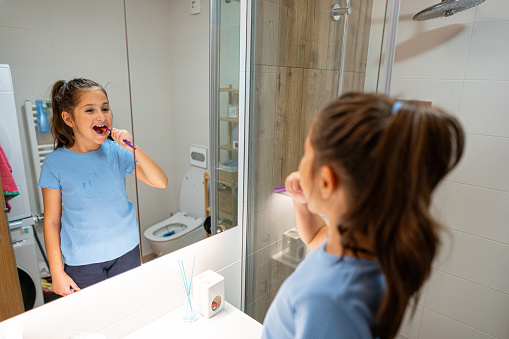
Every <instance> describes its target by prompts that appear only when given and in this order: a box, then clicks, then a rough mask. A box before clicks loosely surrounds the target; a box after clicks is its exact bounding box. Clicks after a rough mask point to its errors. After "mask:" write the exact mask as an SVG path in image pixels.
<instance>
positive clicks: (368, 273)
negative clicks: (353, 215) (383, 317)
mask: <svg viewBox="0 0 509 339" xmlns="http://www.w3.org/2000/svg"><path fill="white" fill-rule="evenodd" d="M339 259H340V257H338V256H335V255H332V254H330V253H327V252H326V251H325V243H324V244H322V245H321V246H320V247H319V248H318V249H316V250H315V251H314V252H313V253H311V254H310V255H309V257H308V258H306V259H305V260H304V261H303V262H302V263H301V264H300V265H299V266H298V267H297V269H296V270H295V272H293V274H292V275H290V277H288V279H286V281H285V282H284V283H283V285H282V286H281V288H280V289H279V291H278V293H277V295H276V297H275V298H274V301H273V302H272V304H271V305H270V308H269V311H268V312H267V315H266V316H265V320H264V323H263V325H264V329H263V336H262V338H267V339H270V338H274V339H284V338H313V339H314V338H335V339H342V338H345V339H356V338H359V339H366V338H372V337H373V335H372V327H373V324H374V320H375V317H376V314H377V312H378V307H379V305H380V302H381V300H382V297H383V295H384V293H385V278H384V276H383V274H382V271H381V269H380V266H379V264H378V262H377V261H374V260H365V259H358V258H355V257H343V259H342V260H341V261H340V260H339Z"/></svg>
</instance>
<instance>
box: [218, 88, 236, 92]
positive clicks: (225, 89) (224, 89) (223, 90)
mask: <svg viewBox="0 0 509 339" xmlns="http://www.w3.org/2000/svg"><path fill="white" fill-rule="evenodd" d="M219 92H232V93H238V92H239V90H238V89H235V88H228V87H227V88H220V89H219Z"/></svg>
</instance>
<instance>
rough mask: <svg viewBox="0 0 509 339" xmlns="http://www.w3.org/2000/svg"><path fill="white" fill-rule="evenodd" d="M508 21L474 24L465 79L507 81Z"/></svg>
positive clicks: (508, 75)
mask: <svg viewBox="0 0 509 339" xmlns="http://www.w3.org/2000/svg"><path fill="white" fill-rule="evenodd" d="M507 31H509V20H507V21H496V22H485V23H476V24H474V30H473V32H472V42H471V46H470V52H469V54H468V64H467V71H466V74H465V79H472V80H473V79H478V80H509V63H507V55H508V54H509V40H508V39H507V34H506V32H507Z"/></svg>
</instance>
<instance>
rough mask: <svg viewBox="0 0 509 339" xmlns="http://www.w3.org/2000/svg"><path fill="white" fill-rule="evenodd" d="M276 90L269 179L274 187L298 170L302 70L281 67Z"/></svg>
mask: <svg viewBox="0 0 509 339" xmlns="http://www.w3.org/2000/svg"><path fill="white" fill-rule="evenodd" d="M277 76H278V80H277V88H276V120H275V135H274V156H273V159H274V160H273V169H272V177H273V183H274V185H273V186H274V187H275V186H280V185H282V184H283V183H284V179H285V178H286V176H287V175H288V174H289V173H291V172H293V171H295V170H296V169H297V167H298V164H299V160H300V156H299V149H300V144H301V143H302V141H301V139H300V130H301V126H302V121H301V119H302V80H303V70H302V68H291V67H280V68H279V69H278V75H277Z"/></svg>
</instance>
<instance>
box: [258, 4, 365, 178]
mask: <svg viewBox="0 0 509 339" xmlns="http://www.w3.org/2000/svg"><path fill="white" fill-rule="evenodd" d="M372 1H373V0H355V1H351V6H352V14H351V15H350V17H349V19H348V32H347V42H346V44H347V45H346V53H345V55H344V56H343V55H342V38H343V29H344V18H341V19H340V20H339V21H334V20H331V18H330V13H331V8H332V5H333V4H335V3H337V0H260V1H257V2H256V16H257V17H256V21H255V27H254V29H255V32H256V37H255V39H256V40H255V56H254V60H253V62H254V64H256V65H258V66H257V67H258V68H256V67H255V78H256V80H255V86H256V89H255V92H254V97H255V98H254V100H255V102H254V107H253V108H254V111H253V112H254V114H258V115H259V116H258V117H255V119H258V120H256V121H255V123H256V131H257V137H259V138H265V137H271V138H272V137H273V140H274V148H273V154H271V155H272V159H273V168H272V181H273V186H280V185H282V184H284V179H285V178H286V176H287V175H288V174H289V173H291V172H292V171H295V170H297V167H298V163H299V160H300V157H301V156H302V153H303V145H304V139H305V136H306V134H307V131H308V126H309V122H310V120H311V118H312V117H313V116H314V114H315V113H316V112H317V111H318V110H319V109H321V108H323V107H324V106H325V105H326V104H327V103H328V102H330V101H331V100H333V99H334V98H336V97H337V95H338V89H339V81H340V80H339V74H340V71H341V69H340V67H341V61H342V58H345V69H344V71H345V72H344V75H343V79H342V86H343V92H345V91H353V90H356V91H362V90H363V89H364V78H365V71H366V63H367V50H368V43H369V30H370V23H371V10H372ZM261 65H264V66H261ZM268 65H270V66H275V67H269V68H260V67H265V66H268ZM271 114H274V116H273V119H272V118H270V115H271ZM270 124H273V128H272V129H271V128H270V127H269V125H270ZM264 140H265V141H264V142H265V143H266V142H267V139H264ZM264 149H265V148H264ZM258 155H260V154H258ZM260 170H263V169H261V168H260ZM267 175H270V174H267Z"/></svg>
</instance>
